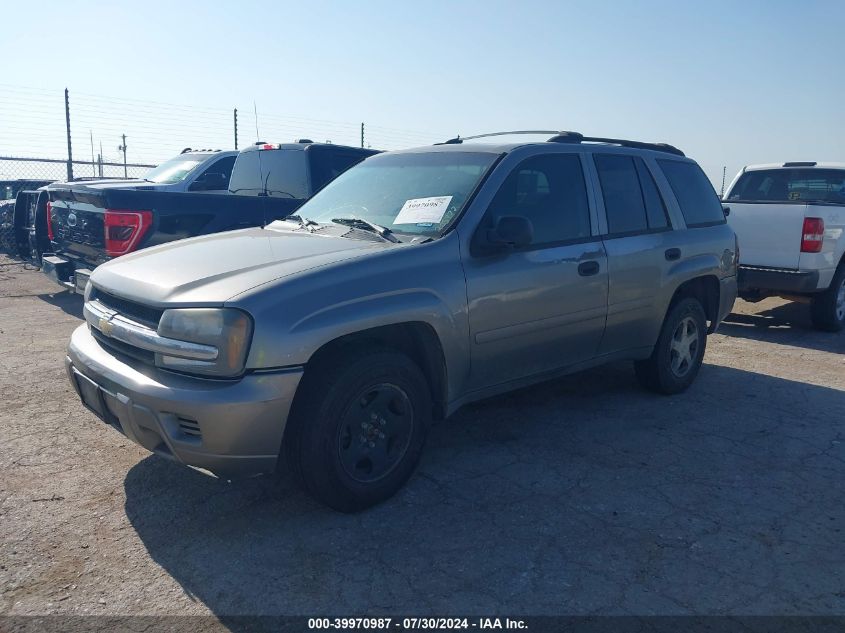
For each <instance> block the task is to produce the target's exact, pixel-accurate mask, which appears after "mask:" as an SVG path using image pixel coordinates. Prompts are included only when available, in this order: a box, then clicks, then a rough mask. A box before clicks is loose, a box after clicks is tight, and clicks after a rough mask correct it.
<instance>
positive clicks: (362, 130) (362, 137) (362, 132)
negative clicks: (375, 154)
mask: <svg viewBox="0 0 845 633" xmlns="http://www.w3.org/2000/svg"><path fill="white" fill-rule="evenodd" d="M361 147H364V124H363V123H362V124H361Z"/></svg>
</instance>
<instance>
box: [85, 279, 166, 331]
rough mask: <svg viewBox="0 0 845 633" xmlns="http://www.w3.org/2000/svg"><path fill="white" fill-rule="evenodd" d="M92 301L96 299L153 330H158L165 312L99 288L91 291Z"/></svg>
mask: <svg viewBox="0 0 845 633" xmlns="http://www.w3.org/2000/svg"><path fill="white" fill-rule="evenodd" d="M91 299H96V300H97V301H99V302H100V303H101V304H103V305H104V306H106V307H107V308H110V309H112V310H114V311H115V312H117V313H118V314H122V315H124V316H126V317H128V318H130V319H132V320H133V321H138V322H139V323H143V324H144V325H147V326H149V327H151V328H153V329H156V328H158V322H159V321H160V320H161V315H162V313H163V312H164V310H160V309H159V308H151V307H150V306H145V305H143V304H140V303H135V302H134V301H130V300H129V299H122V298H121V297H116V296H114V295H112V294H109V293H107V292H103V291H102V290H100V289H98V288H94V289H93V290H92V291H91Z"/></svg>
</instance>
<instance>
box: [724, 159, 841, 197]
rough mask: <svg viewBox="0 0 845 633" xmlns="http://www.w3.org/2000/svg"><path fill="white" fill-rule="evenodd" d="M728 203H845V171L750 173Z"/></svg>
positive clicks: (761, 170)
mask: <svg viewBox="0 0 845 633" xmlns="http://www.w3.org/2000/svg"><path fill="white" fill-rule="evenodd" d="M728 200H737V201H741V200H747V201H750V202H824V203H828V204H830V203H833V204H845V169H818V168H809V169H760V170H755V171H747V172H745V173H744V174H743V175H742V176H740V178H739V180H737V182H736V185H734V188H733V189H732V190H731V192H730V194H728Z"/></svg>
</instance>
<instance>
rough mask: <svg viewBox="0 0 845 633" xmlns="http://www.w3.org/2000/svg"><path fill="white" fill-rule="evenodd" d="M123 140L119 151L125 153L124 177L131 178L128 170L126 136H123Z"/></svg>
mask: <svg viewBox="0 0 845 633" xmlns="http://www.w3.org/2000/svg"><path fill="white" fill-rule="evenodd" d="M121 138H123V145H121V146H119V147H118V148H117V149H118V150H119V151H121V152H123V177H124V178H129V172H128V171H127V170H126V134H123V135H121Z"/></svg>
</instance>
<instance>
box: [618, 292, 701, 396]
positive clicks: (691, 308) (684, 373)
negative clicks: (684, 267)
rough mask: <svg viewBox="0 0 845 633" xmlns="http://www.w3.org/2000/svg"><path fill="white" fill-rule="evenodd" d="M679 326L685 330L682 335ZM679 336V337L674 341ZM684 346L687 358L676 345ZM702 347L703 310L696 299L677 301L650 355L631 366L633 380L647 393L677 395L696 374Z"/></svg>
mask: <svg viewBox="0 0 845 633" xmlns="http://www.w3.org/2000/svg"><path fill="white" fill-rule="evenodd" d="M682 324H684V328H685V329H684V330H683V332H681V325H682ZM693 328H694V330H693ZM679 334H680V335H681V336H682V337H683V338H678V336H679ZM691 337H694V339H691ZM687 340H689V343H688V344H687V343H686V341H687ZM685 344H686V345H687V347H688V349H687V352H688V356H689V358H687V357H686V356H684V355H682V354H679V353H678V351H677V346H681V347H683V346H684V345H685ZM706 346H707V318H706V316H705V314H704V308H703V307H702V306H701V303H700V302H699V301H698V299H694V298H692V297H688V298H686V299H681V300H680V301H677V302H675V303H674V304H673V305H672V306H671V307H670V308H669V313H668V314H667V315H666V318H665V319H664V321H663V328H662V329H661V330H660V336H659V337H658V339H657V343H656V344H655V346H654V351H653V352H652V353H651V356H650V357H649V358H648V359H646V360H641V361H637V362H636V363H634V369H635V371H636V374H637V379H638V380H639V381H640V384H642V385H643V387H645V388H646V389H649V390H650V391H655V392H657V393H662V394H667V395H671V394H675V393H680V392H682V391H684V390H685V389H686V388H687V387H689V386H690V385H691V384H692V382H693V381H694V380H695V377H696V376H697V375H698V370H699V369H700V368H701V362H702V360H704V351H705V349H706Z"/></svg>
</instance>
